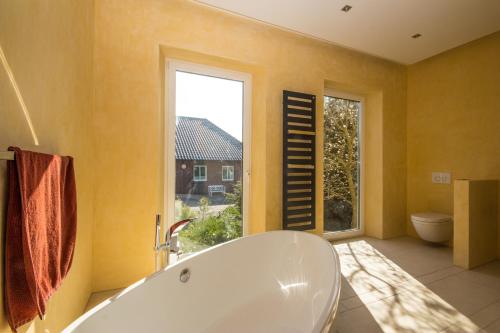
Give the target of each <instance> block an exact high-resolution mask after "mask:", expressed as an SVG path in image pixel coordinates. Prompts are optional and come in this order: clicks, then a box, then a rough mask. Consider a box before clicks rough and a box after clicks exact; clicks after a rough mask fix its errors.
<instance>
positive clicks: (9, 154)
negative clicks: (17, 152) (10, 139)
mask: <svg viewBox="0 0 500 333" xmlns="http://www.w3.org/2000/svg"><path fill="white" fill-rule="evenodd" d="M0 160H9V161H13V160H14V152H13V151H0Z"/></svg>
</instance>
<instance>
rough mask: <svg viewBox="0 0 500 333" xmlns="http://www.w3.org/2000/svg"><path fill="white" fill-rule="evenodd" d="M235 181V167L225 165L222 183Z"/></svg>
mask: <svg viewBox="0 0 500 333" xmlns="http://www.w3.org/2000/svg"><path fill="white" fill-rule="evenodd" d="M233 180H234V166H232V165H223V166H222V181H233Z"/></svg>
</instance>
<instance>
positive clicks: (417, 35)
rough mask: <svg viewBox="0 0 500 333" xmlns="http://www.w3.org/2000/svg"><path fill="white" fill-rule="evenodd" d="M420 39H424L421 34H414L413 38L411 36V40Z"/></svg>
mask: <svg viewBox="0 0 500 333" xmlns="http://www.w3.org/2000/svg"><path fill="white" fill-rule="evenodd" d="M420 37H422V35H421V34H414V35H413V36H411V38H413V39H417V38H420Z"/></svg>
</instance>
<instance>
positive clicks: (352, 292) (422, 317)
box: [87, 237, 500, 333]
mask: <svg viewBox="0 0 500 333" xmlns="http://www.w3.org/2000/svg"><path fill="white" fill-rule="evenodd" d="M335 247H336V249H337V252H338V253H339V256H340V258H341V264H342V274H343V279H342V293H341V300H340V305H339V311H338V313H337V318H336V323H335V326H334V327H333V329H332V330H331V333H358V332H359V333H377V332H401V333H431V332H442V333H474V332H482V333H484V332H489V333H494V332H499V333H500V261H495V262H493V263H490V264H488V265H485V266H482V267H479V268H477V269H474V270H470V271H466V270H463V269H461V268H459V267H456V266H453V264H452V261H453V259H452V250H451V249H450V248H447V247H440V246H433V245H429V244H426V243H424V242H422V241H419V240H417V239H413V238H410V237H402V238H396V239H391V240H383V241H382V240H377V239H372V238H359V239H353V240H348V241H343V242H338V243H335ZM120 291H121V290H120V289H117V290H111V291H105V292H100V293H95V294H93V295H92V296H91V297H90V299H89V302H88V305H87V310H89V309H91V308H92V307H94V306H95V305H97V304H99V303H101V302H102V301H104V300H106V299H108V298H109V297H112V296H113V295H115V294H117V293H119V292H120Z"/></svg>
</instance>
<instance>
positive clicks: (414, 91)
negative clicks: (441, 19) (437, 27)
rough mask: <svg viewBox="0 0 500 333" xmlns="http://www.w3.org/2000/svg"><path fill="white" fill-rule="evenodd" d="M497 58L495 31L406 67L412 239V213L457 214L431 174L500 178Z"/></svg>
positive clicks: (499, 36) (448, 192) (447, 188)
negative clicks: (433, 172)
mask: <svg viewBox="0 0 500 333" xmlns="http://www.w3.org/2000/svg"><path fill="white" fill-rule="evenodd" d="M499 54H500V32H497V33H495V34H492V35H490V36H487V37H485V38H482V39H479V40H476V41H473V42H471V43H468V44H466V45H463V46H460V47H457V48H455V49H453V50H450V51H448V52H445V53H442V54H440V55H437V56H435V57H433V58H430V59H427V60H424V61H422V62H420V63H417V64H415V65H413V66H410V67H409V69H408V87H407V94H408V99H407V100H408V102H407V112H408V115H407V142H408V146H407V152H408V159H407V160H408V184H407V188H408V195H407V202H408V204H407V207H408V208H407V216H406V220H407V232H408V233H409V234H411V235H413V236H415V235H416V234H415V231H414V229H413V226H412V225H411V222H410V221H409V215H410V214H411V213H412V212H419V211H436V212H442V213H447V214H453V185H443V184H432V182H431V172H432V171H449V172H451V174H452V178H453V179H500V130H499V129H500V108H499V98H500V95H499V88H498V87H500V57H499ZM499 238H500V235H499ZM498 254H499V256H500V248H499V249H498Z"/></svg>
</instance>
